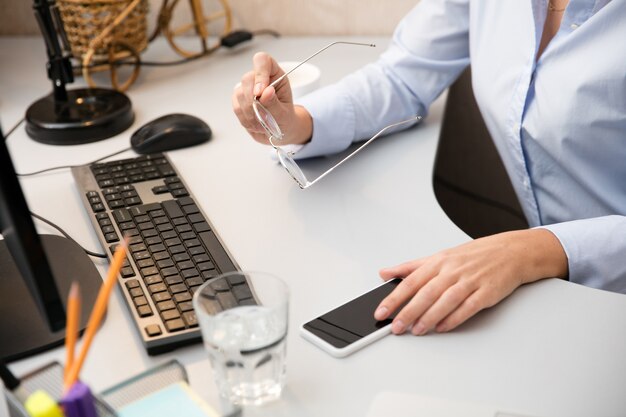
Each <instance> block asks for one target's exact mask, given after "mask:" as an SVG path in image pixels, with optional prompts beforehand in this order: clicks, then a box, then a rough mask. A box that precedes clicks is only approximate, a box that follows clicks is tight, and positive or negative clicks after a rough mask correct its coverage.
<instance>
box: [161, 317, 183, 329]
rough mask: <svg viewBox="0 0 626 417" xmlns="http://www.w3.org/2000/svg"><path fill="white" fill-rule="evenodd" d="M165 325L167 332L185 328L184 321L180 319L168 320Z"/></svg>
mask: <svg viewBox="0 0 626 417" xmlns="http://www.w3.org/2000/svg"><path fill="white" fill-rule="evenodd" d="M165 327H166V328H167V330H168V331H169V332H177V331H179V330H182V329H184V328H185V323H184V322H183V320H182V319H175V320H168V321H166V322H165Z"/></svg>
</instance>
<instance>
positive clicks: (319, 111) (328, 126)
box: [293, 84, 355, 159]
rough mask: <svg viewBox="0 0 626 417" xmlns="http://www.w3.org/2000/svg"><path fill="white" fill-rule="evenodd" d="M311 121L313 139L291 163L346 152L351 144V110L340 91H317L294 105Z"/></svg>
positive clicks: (330, 88) (336, 87)
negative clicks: (307, 114) (301, 107)
mask: <svg viewBox="0 0 626 417" xmlns="http://www.w3.org/2000/svg"><path fill="white" fill-rule="evenodd" d="M296 104H297V105H301V106H303V107H304V108H306V109H307V111H308V112H309V114H310V115H311V117H312V119H313V136H312V137H311V140H310V141H309V142H308V143H306V144H305V145H304V146H302V147H301V148H300V149H299V150H297V152H296V153H295V154H294V156H293V157H294V159H303V158H311V157H314V156H321V155H328V154H333V153H337V152H341V151H344V150H346V149H348V147H349V146H350V144H351V143H352V141H353V140H354V131H355V113H354V106H353V105H352V102H351V100H350V97H349V95H348V94H346V93H345V91H344V87H343V86H341V85H339V84H336V85H332V86H328V87H324V88H321V89H319V90H316V91H314V92H312V93H311V94H308V95H306V96H304V97H302V98H300V99H299V100H297V101H296Z"/></svg>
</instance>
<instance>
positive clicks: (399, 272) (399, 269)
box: [379, 259, 424, 281]
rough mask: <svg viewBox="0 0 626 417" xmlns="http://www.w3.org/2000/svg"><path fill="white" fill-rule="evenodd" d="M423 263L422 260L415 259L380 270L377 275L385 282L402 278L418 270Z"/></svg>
mask: <svg viewBox="0 0 626 417" xmlns="http://www.w3.org/2000/svg"><path fill="white" fill-rule="evenodd" d="M423 263H424V259H415V260H413V261H409V262H404V263H402V264H400V265H396V266H392V267H390V268H384V269H381V270H380V271H379V274H380V277H381V278H382V279H384V280H385V281H389V280H390V279H392V278H404V277H406V276H408V275H409V274H410V273H411V272H413V271H415V270H416V269H417V268H419V267H420V266H421V265H422V264H423Z"/></svg>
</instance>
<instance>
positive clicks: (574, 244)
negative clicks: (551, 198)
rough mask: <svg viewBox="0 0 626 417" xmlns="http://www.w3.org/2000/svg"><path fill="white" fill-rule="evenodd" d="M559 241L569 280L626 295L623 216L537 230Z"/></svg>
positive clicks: (625, 232) (606, 217)
mask: <svg viewBox="0 0 626 417" xmlns="http://www.w3.org/2000/svg"><path fill="white" fill-rule="evenodd" d="M540 227H542V228H545V229H548V230H550V231H551V232H552V233H554V235H555V236H556V237H557V239H559V241H560V242H561V245H562V246H563V249H564V250H565V254H566V255H567V262H568V267H569V280H570V281H571V282H575V283H578V284H582V285H586V286H588V287H593V288H599V289H603V290H608V291H616V292H621V293H626V261H625V260H626V239H625V238H624V237H625V236H626V216H619V215H614V216H603V217H595V218H590V219H582V220H573V221H569V222H563V223H555V224H551V225H546V226H540Z"/></svg>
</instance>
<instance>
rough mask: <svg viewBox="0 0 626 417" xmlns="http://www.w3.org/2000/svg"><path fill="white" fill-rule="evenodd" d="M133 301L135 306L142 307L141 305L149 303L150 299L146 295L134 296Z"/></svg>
mask: <svg viewBox="0 0 626 417" xmlns="http://www.w3.org/2000/svg"><path fill="white" fill-rule="evenodd" d="M133 303H135V307H141V306H145V305H146V304H148V300H147V299H146V297H144V296H141V297H135V298H133Z"/></svg>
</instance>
